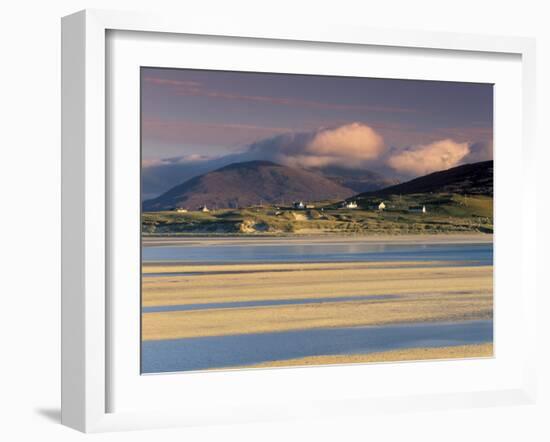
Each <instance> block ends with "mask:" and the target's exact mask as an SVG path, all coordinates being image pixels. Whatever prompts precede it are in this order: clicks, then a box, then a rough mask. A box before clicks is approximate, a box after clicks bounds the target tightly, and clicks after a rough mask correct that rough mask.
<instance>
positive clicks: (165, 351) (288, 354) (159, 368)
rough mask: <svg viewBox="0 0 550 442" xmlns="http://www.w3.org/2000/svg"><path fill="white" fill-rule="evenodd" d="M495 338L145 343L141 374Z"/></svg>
mask: <svg viewBox="0 0 550 442" xmlns="http://www.w3.org/2000/svg"><path fill="white" fill-rule="evenodd" d="M492 340H493V321H490V320H489V321H466V322H456V323H448V322H445V323H423V324H401V325H386V326H376V327H349V328H329V329H313V330H298V331H289V332H277V333H259V334H247V335H230V336H214V337H201V338H189V339H174V340H163V341H144V342H142V347H141V351H142V362H141V363H142V367H141V369H142V373H161V372H174V371H188V370H205V369H212V368H223V367H238V366H243V365H252V364H258V363H261V362H266V361H276V360H284V359H292V358H301V357H306V356H322V355H341V354H367V353H373V352H380V351H388V350H396V349H402V348H415V347H446V346H453V345H465V344H480V343H485V342H491V341H492Z"/></svg>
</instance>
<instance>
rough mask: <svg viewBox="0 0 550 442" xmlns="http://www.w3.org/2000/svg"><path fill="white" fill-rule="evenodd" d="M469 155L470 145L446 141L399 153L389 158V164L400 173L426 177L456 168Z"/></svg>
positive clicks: (418, 146) (415, 147)
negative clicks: (429, 174) (426, 175)
mask: <svg viewBox="0 0 550 442" xmlns="http://www.w3.org/2000/svg"><path fill="white" fill-rule="evenodd" d="M469 153H470V143H457V142H456V141H453V140H451V139H444V140H439V141H435V142H433V143H430V144H424V145H417V146H414V147H412V148H410V149H405V150H403V151H401V152H397V153H395V154H393V155H392V156H390V157H389V158H388V164H389V165H390V166H391V167H392V168H393V169H395V170H397V171H398V172H402V173H407V174H411V175H425V174H428V173H431V172H435V171H438V170H444V169H449V168H451V167H454V166H456V165H458V164H459V163H460V162H461V161H462V160H463V159H464V158H465V157H466V156H467V155H468V154H469Z"/></svg>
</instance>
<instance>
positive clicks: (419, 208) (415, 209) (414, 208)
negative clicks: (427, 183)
mask: <svg viewBox="0 0 550 442" xmlns="http://www.w3.org/2000/svg"><path fill="white" fill-rule="evenodd" d="M409 212H411V213H426V206H411V207H409Z"/></svg>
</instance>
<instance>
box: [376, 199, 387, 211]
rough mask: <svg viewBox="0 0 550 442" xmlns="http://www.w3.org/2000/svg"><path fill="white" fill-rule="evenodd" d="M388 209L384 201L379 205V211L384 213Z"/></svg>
mask: <svg viewBox="0 0 550 442" xmlns="http://www.w3.org/2000/svg"><path fill="white" fill-rule="evenodd" d="M385 208H386V205H385V204H384V201H382V202H381V203H380V204H378V210H380V211H382V210H384V209H385Z"/></svg>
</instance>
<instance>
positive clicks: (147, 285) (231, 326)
mask: <svg viewBox="0 0 550 442" xmlns="http://www.w3.org/2000/svg"><path fill="white" fill-rule="evenodd" d="M330 265H332V264H330V263H328V264H326V266H330ZM269 266H270V268H272V269H277V267H278V265H277V264H270V265H269ZM285 266H287V267H288V266H289V265H288V264H285ZM205 267H209V266H205ZM232 268H233V270H234V274H224V275H204V276H203V275H193V276H189V277H186V276H169V275H168V276H163V277H151V278H145V279H144V281H143V306H144V307H151V306H163V305H164V306H168V305H187V304H199V303H200V304H203V305H207V304H208V303H234V302H244V301H260V300H283V299H286V300H291V299H301V300H304V299H308V298H311V303H300V304H297V305H273V306H258V307H243V308H212V309H208V308H205V309H204V310H188V311H163V312H154V313H144V314H142V338H143V339H144V340H162V339H178V338H189V337H199V336H222V335H232V334H247V333H263V332H273V331H286V330H299V329H308V328H326V327H349V326H365V325H383V324H395V323H404V322H426V321H429V322H432V321H462V320H474V319H490V318H492V310H493V301H492V266H476V267H456V266H455V267H435V268H430V267H418V268H409V267H406V266H405V267H403V268H400V267H399V263H395V267H394V268H369V266H368V265H365V264H362V263H357V264H353V265H351V266H350V263H346V267H345V268H341V269H332V270H324V269H323V267H322V266H320V265H319V264H316V265H315V266H314V268H308V265H307V264H306V265H304V264H296V267H295V268H294V267H292V266H291V268H292V270H289V271H288V272H273V273H270V272H263V273H244V274H242V273H240V272H239V269H242V268H243V266H238V265H234V266H232ZM298 268H306V270H304V271H298V270H297V269H298ZM387 294H392V295H398V296H394V297H390V298H388V299H379V295H387ZM369 295H372V296H373V299H372V300H369ZM354 296H356V297H358V299H357V300H351V299H350V298H353V297H354ZM339 297H341V298H345V299H343V302H337V300H338V298H339ZM318 298H333V301H332V302H316V299H318Z"/></svg>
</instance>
